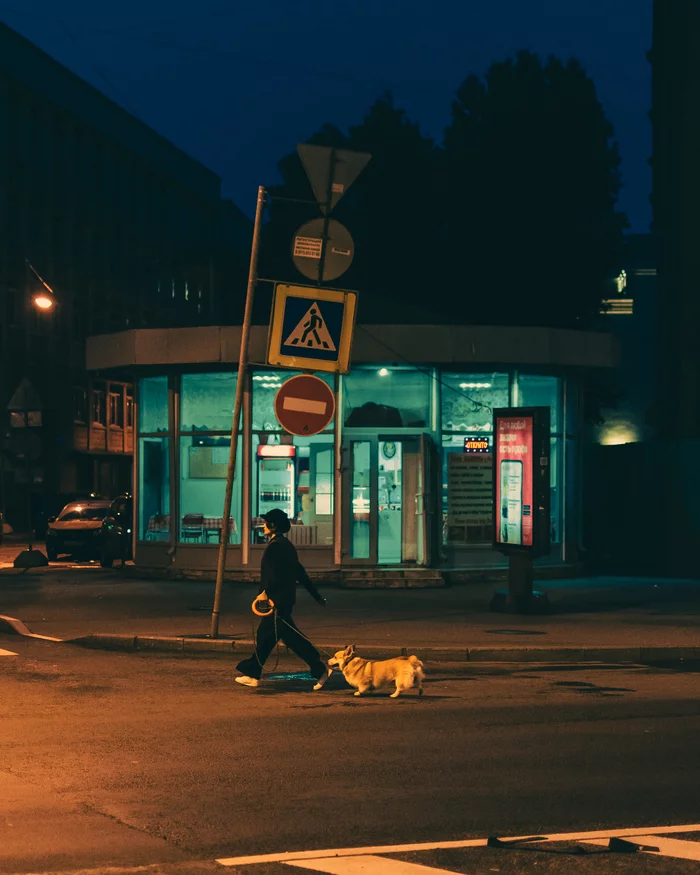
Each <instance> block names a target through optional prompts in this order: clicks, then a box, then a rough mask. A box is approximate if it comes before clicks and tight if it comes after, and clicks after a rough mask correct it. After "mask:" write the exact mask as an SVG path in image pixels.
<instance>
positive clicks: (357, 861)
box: [285, 854, 454, 875]
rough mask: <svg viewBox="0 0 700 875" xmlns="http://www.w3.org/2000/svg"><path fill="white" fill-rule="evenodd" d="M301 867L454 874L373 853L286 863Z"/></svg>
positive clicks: (340, 874) (393, 874) (395, 874)
mask: <svg viewBox="0 0 700 875" xmlns="http://www.w3.org/2000/svg"><path fill="white" fill-rule="evenodd" d="M285 865H287V866H294V867H295V868H299V869H313V870H314V872H325V873H327V875H430V873H433V875H441V873H442V875H454V872H452V871H450V870H449V869H435V868H434V867H432V866H420V865H418V863H405V862H404V861H403V860H390V859H389V858H388V857H375V856H373V855H371V854H368V855H363V856H361V857H325V858H322V859H320V860H314V861H313V863H310V862H309V861H308V860H295V861H294V862H293V863H286V864H285Z"/></svg>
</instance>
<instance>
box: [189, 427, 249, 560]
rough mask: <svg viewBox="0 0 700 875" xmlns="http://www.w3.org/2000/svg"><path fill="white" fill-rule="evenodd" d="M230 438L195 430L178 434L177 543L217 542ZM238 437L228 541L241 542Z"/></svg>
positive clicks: (240, 465) (240, 454) (221, 518)
mask: <svg viewBox="0 0 700 875" xmlns="http://www.w3.org/2000/svg"><path fill="white" fill-rule="evenodd" d="M230 447H231V438H230V436H226V435H215V434H204V433H197V434H191V435H182V436H181V437H180V521H179V529H178V540H179V541H180V543H191V544H219V543H220V542H221V532H222V530H223V518H224V498H225V493H226V473H227V471H228V459H229V452H230ZM242 453H243V439H242V437H239V439H238V448H237V453H236V456H237V458H236V470H235V475H234V479H233V494H232V497H231V516H230V520H231V521H230V523H229V543H230V544H240V542H241V480H242V478H241V467H242V464H243V456H242Z"/></svg>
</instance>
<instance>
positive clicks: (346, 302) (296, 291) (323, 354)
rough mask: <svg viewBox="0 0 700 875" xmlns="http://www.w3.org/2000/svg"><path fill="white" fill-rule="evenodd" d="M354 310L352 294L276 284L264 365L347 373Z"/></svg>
mask: <svg viewBox="0 0 700 875" xmlns="http://www.w3.org/2000/svg"><path fill="white" fill-rule="evenodd" d="M356 309H357V293H356V292H346V291H340V290H338V289H321V288H314V287H313V286H289V285H283V284H281V283H280V284H278V285H277V286H276V288H275V300H274V302H273V305H272V317H271V319H270V332H269V337H268V347H267V361H268V364H270V365H274V366H275V367H281V368H295V369H297V368H300V369H302V370H315V371H330V372H335V373H340V374H345V373H347V372H348V370H349V369H350V350H351V347H352V333H353V329H354V327H355V311H356Z"/></svg>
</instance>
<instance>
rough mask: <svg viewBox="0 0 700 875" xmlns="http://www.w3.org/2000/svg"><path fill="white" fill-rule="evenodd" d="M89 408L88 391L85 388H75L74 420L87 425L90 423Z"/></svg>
mask: <svg viewBox="0 0 700 875" xmlns="http://www.w3.org/2000/svg"><path fill="white" fill-rule="evenodd" d="M87 406H88V405H87V389H86V388H85V387H84V386H75V387H74V389H73V419H74V421H75V422H80V423H85V422H87V421H88V412H87Z"/></svg>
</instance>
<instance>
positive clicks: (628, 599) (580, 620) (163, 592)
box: [0, 566, 700, 662]
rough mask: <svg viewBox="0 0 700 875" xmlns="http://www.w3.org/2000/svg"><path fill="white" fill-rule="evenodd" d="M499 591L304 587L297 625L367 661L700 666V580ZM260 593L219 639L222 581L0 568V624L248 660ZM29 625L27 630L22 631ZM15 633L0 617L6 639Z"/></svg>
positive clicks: (226, 602) (236, 595) (555, 584)
mask: <svg viewBox="0 0 700 875" xmlns="http://www.w3.org/2000/svg"><path fill="white" fill-rule="evenodd" d="M499 588H500V587H499V586H497V585H494V584H464V585H461V586H456V587H452V588H445V589H417V590H408V589H407V590H347V589H342V588H339V587H334V586H325V587H324V586H323V584H321V585H320V589H321V591H322V592H323V593H324V595H325V596H326V597H327V599H328V607H327V608H326V609H323V608H320V607H318V606H317V605H316V604H315V602H313V600H312V599H311V598H310V597H309V596H308V594H307V593H306V592H305V591H304V590H303V588H300V590H299V595H298V602H297V609H296V612H295V618H296V620H297V622H298V624H299V626H300V628H301V629H302V631H303V632H304V634H306V635H308V637H309V638H310V639H311V640H312V641H313V642H314V643H315V644H317V646H319V647H320V648H322V649H323V650H324V651H326V652H328V653H332V652H334V651H335V650H338V649H340V648H341V647H344V646H345V645H347V644H349V643H353V644H355V645H357V647H358V649H359V650H360V652H361V653H364V654H366V655H367V656H370V657H377V658H381V657H385V656H389V655H396V654H399V653H401V651H402V649H403V648H405V649H407V650H408V651H409V652H411V653H416V654H417V655H418V656H419V657H424V658H425V659H426V660H430V659H441V660H451V661H466V660H472V661H473V660H481V661H486V660H488V661H494V660H501V661H518V662H519V661H525V660H527V661H540V662H541V661H553V660H566V661H584V662H585V661H609V662H645V661H653V660H663V659H679V658H684V659H700V581H697V580H694V581H691V580H662V579H649V578H623V577H599V578H580V579H573V580H552V581H547V582H546V583H543V584H542V585H541V586H540V585H537V588H538V589H540V590H542V591H545V592H546V593H547V595H548V599H549V603H550V606H551V611H550V613H548V614H546V615H541V616H520V615H512V614H498V613H491V612H489V610H488V605H489V602H490V600H491V597H492V595H493V593H494V592H495V591H496V590H497V589H499ZM256 592H257V587H256V586H255V585H254V584H247V583H225V584H224V589H223V593H222V603H221V615H220V627H219V631H220V637H219V638H218V639H217V640H211V639H210V638H209V636H208V633H209V631H210V624H211V609H212V604H213V593H214V584H213V583H211V582H203V581H196V582H195V581H153V580H141V579H137V578H133V577H131V576H130V577H126V576H124V575H122V574H120V572H119V571H104V570H101V569H99V568H95V567H94V566H70V567H65V566H63V567H61V566H59V567H51V568H49V569H40V570H36V571H30V572H27V573H24V574H20V573H18V572H17V571H15V570H14V569H7V568H2V569H1V570H0V615H4V616H5V617H11V618H17V619H18V620H20V621H21V622H22V623H23V624H24V625H25V626H26V627H27V629H28V630H29V631H31V633H34V634H39V635H45V636H51V637H55V638H59V639H62V640H64V641H70V642H73V643H75V644H80V645H83V646H91V647H100V648H107V649H112V648H118V649H139V650H163V651H171V652H172V651H185V652H188V653H197V652H202V653H204V652H212V651H217V652H227V653H231V652H232V651H235V652H236V653H237V654H240V653H246V652H247V653H250V652H251V649H252V637H253V631H254V628H255V617H254V616H253V614H252V613H251V610H250V604H251V601H252V600H253V597H254V595H255V594H256ZM17 628H20V627H17ZM13 631H17V629H13V624H11V623H10V622H9V621H8V620H2V619H0V634H3V633H10V634H11V633H12V632H13Z"/></svg>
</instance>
